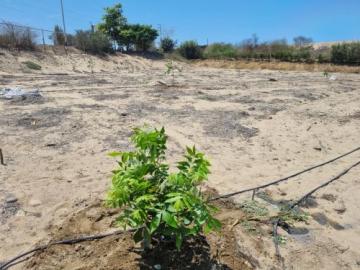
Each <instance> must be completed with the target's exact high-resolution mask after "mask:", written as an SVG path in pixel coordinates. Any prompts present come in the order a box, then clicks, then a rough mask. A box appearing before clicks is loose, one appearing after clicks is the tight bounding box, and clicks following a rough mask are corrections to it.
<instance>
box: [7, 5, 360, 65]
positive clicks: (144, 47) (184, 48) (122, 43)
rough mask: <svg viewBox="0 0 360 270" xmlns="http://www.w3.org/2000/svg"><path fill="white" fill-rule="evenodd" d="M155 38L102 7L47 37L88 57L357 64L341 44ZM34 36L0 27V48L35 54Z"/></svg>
mask: <svg viewBox="0 0 360 270" xmlns="http://www.w3.org/2000/svg"><path fill="white" fill-rule="evenodd" d="M158 36H159V33H158V31H157V30H156V29H154V28H152V26H150V25H142V24H130V23H128V21H127V19H126V17H125V16H124V15H123V10H122V6H121V4H116V5H114V6H113V7H109V8H105V14H104V16H103V19H102V22H101V23H99V24H98V25H96V26H94V27H92V29H90V30H78V31H76V33H75V34H74V35H72V34H67V35H66V36H65V34H64V32H63V30H62V29H61V27H59V26H55V28H54V31H53V33H52V35H51V39H52V40H53V43H54V45H65V44H66V45H67V46H75V47H76V48H78V49H80V50H82V51H84V52H86V53H91V54H104V53H112V52H115V51H122V52H132V51H141V52H144V51H153V52H158V53H165V54H172V55H173V56H176V55H178V56H181V57H184V58H186V59H189V60H191V59H219V60H223V59H224V60H225V59H231V60H233V59H234V60H236V59H245V60H257V61H272V60H277V61H286V62H298V63H299V62H300V63H316V62H317V63H334V64H346V65H360V42H352V43H341V44H336V45H333V46H331V47H323V48H318V49H315V48H314V47H313V45H312V43H313V41H312V39H311V38H307V37H303V36H299V37H296V38H294V42H293V44H288V42H287V40H285V39H279V40H274V41H270V42H261V43H260V42H259V39H258V37H257V36H256V35H253V36H252V37H251V38H249V39H246V40H244V41H242V42H241V43H239V44H237V45H234V44H226V43H213V44H210V45H206V46H200V45H199V44H198V43H197V42H196V41H185V42H183V43H182V44H180V45H179V46H177V42H176V41H175V40H174V39H172V38H170V37H162V38H161V39H160V43H159V46H158V47H156V46H155V40H156V39H157V38H158ZM35 40H36V34H35V33H34V32H33V31H32V30H31V29H29V28H23V27H18V26H15V25H13V24H11V23H2V24H1V26H0V47H3V48H8V49H18V50H35V49H36V42H35Z"/></svg>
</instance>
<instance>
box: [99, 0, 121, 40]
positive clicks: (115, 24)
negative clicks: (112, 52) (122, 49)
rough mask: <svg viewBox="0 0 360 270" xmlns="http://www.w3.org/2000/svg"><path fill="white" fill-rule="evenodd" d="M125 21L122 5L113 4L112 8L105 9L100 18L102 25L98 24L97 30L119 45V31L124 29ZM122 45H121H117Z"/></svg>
mask: <svg viewBox="0 0 360 270" xmlns="http://www.w3.org/2000/svg"><path fill="white" fill-rule="evenodd" d="M126 25H127V20H126V18H125V17H124V16H123V10H122V5H121V4H120V3H118V4H115V5H114V6H113V7H107V8H105V15H104V16H103V18H102V23H100V24H98V26H97V27H98V29H99V30H100V31H102V32H103V33H105V34H106V35H108V36H109V37H110V38H111V39H112V40H113V41H116V42H118V43H119V41H120V38H119V35H120V31H121V30H122V29H123V28H124V27H126ZM118 45H120V46H121V45H122V44H118Z"/></svg>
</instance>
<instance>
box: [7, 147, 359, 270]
mask: <svg viewBox="0 0 360 270" xmlns="http://www.w3.org/2000/svg"><path fill="white" fill-rule="evenodd" d="M358 150H360V147H357V148H355V149H353V150H351V151H349V152H347V153H345V154H342V155H340V156H338V157H336V158H333V159H331V160H328V161H326V162H323V163H321V164H318V165H316V166H312V167H310V168H307V169H305V170H303V171H300V172H297V173H294V174H292V175H290V176H287V177H284V178H281V179H279V180H276V181H273V182H271V183H268V184H265V185H262V186H258V187H255V188H250V189H245V190H241V191H237V192H233V193H229V194H224V195H220V196H218V197H214V198H211V199H209V201H215V200H219V199H223V198H229V197H232V196H235V195H238V194H241V193H245V192H249V191H256V190H258V189H261V188H265V187H268V186H271V185H275V184H277V183H280V182H282V181H285V180H288V179H290V178H293V177H295V176H298V175H300V174H303V173H305V172H308V171H311V170H313V169H315V168H319V167H321V166H324V165H326V164H329V163H331V162H334V161H336V160H338V159H340V158H343V157H345V156H347V155H350V154H352V153H354V152H356V151H358ZM358 165H360V161H358V162H356V163H355V164H353V165H351V166H350V167H349V168H347V169H346V170H344V171H343V172H341V173H340V174H338V175H336V176H335V177H333V178H331V179H330V180H329V181H327V182H325V183H323V184H321V185H320V186H318V187H316V188H315V189H313V190H311V191H310V192H308V193H306V194H305V195H304V196H302V197H301V198H300V199H299V200H297V201H296V202H295V203H293V204H292V205H291V206H290V209H293V208H294V207H295V206H297V205H299V204H300V203H301V202H302V201H304V200H305V199H306V198H307V197H309V196H310V195H311V194H313V193H315V192H316V191H318V190H319V189H321V188H323V187H325V186H327V185H329V184H330V183H332V182H334V181H335V180H337V179H339V178H341V177H342V176H344V175H345V174H347V173H348V172H349V171H350V170H351V169H353V168H354V167H356V166H358ZM279 222H280V219H276V220H275V221H274V223H273V234H274V238H275V239H274V243H275V248H276V255H277V256H278V257H279V256H280V252H279V247H278V243H277V241H278V239H276V238H277V237H276V236H277V228H278V225H279ZM133 231H134V230H127V231H123V230H120V231H115V232H112V233H105V234H98V235H90V236H84V237H80V238H74V239H66V240H61V241H56V242H50V243H48V244H46V245H42V246H38V247H36V248H34V249H32V250H29V251H27V252H24V253H21V254H20V255H18V256H16V257H14V258H12V259H10V260H9V261H7V262H5V263H4V264H2V265H0V270H5V269H9V268H10V267H11V266H13V265H15V264H16V262H17V261H18V260H19V259H21V258H23V257H25V256H27V255H30V254H33V253H34V252H36V251H40V250H45V249H47V248H49V247H51V246H54V245H72V244H76V243H80V242H84V241H92V240H97V239H102V238H105V237H109V236H114V235H119V234H122V233H124V232H133Z"/></svg>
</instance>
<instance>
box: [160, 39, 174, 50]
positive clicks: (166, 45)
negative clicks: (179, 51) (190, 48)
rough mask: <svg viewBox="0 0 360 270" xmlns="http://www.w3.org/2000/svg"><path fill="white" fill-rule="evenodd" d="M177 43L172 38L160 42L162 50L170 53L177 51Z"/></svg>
mask: <svg viewBox="0 0 360 270" xmlns="http://www.w3.org/2000/svg"><path fill="white" fill-rule="evenodd" d="M175 46H176V41H174V40H173V39H172V38H170V37H165V38H162V39H161V40H160V48H161V49H162V51H163V52H165V53H169V52H172V51H173V50H174V49H175Z"/></svg>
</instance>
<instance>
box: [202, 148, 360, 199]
mask: <svg viewBox="0 0 360 270" xmlns="http://www.w3.org/2000/svg"><path fill="white" fill-rule="evenodd" d="M359 150H360V147H357V148H355V149H353V150H351V151H349V152H347V153H345V154H342V155H340V156H337V157H335V158H333V159H330V160H328V161H325V162H323V163H320V164H318V165H315V166H312V167H309V168H307V169H305V170H302V171H300V172H297V173H294V174H291V175H289V176H286V177H283V178H280V179H278V180H275V181H272V182H270V183H267V184H264V185H261V186H257V187H254V188H248V189H243V190H240V191H236V192H232V193H228V194H223V195H220V196H217V197H213V198H210V199H209V200H208V201H209V202H211V201H216V200H219V199H226V198H230V197H233V196H235V195H239V194H242V193H246V192H250V191H257V190H258V189H263V188H266V187H269V186H272V185H276V184H278V183H281V182H284V181H286V180H289V179H291V178H294V177H296V176H298V175H300V174H303V173H306V172H309V171H312V170H314V169H316V168H319V167H322V166H325V165H327V164H329V163H332V162H334V161H336V160H339V159H341V158H343V157H345V156H348V155H350V154H352V153H354V152H356V151H359Z"/></svg>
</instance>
